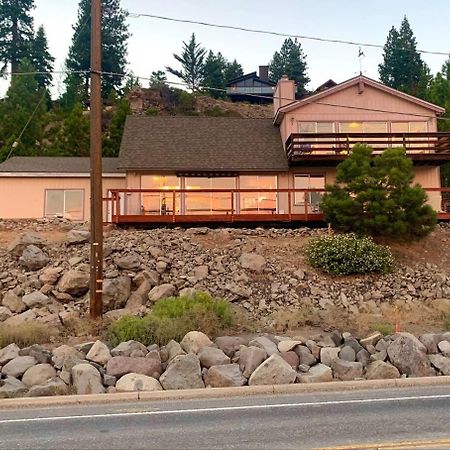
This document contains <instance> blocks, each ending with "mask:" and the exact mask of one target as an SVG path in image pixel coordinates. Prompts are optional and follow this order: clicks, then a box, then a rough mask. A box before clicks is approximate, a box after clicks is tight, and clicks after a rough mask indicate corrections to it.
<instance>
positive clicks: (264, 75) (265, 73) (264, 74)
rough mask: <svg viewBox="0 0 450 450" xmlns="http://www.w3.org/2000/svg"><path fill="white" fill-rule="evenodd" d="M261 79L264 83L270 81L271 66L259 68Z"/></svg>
mask: <svg viewBox="0 0 450 450" xmlns="http://www.w3.org/2000/svg"><path fill="white" fill-rule="evenodd" d="M259 78H260V79H261V80H262V81H269V66H259Z"/></svg>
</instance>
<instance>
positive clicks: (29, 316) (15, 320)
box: [3, 309, 37, 327]
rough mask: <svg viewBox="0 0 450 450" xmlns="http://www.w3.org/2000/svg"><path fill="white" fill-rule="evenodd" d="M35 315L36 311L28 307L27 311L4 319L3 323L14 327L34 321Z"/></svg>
mask: <svg viewBox="0 0 450 450" xmlns="http://www.w3.org/2000/svg"><path fill="white" fill-rule="evenodd" d="M36 317H37V316H36V313H35V312H34V311H33V310H32V309H29V310H28V311H24V312H23V313H20V314H16V315H15V316H12V317H10V318H9V319H6V320H5V321H4V322H3V324H4V325H8V326H9V327H16V326H19V325H22V324H24V323H26V322H34V321H35V320H36Z"/></svg>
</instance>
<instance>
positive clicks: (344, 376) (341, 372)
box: [331, 358, 363, 381]
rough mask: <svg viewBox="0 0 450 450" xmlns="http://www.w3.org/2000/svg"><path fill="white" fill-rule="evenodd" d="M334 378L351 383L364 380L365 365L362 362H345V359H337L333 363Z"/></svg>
mask: <svg viewBox="0 0 450 450" xmlns="http://www.w3.org/2000/svg"><path fill="white" fill-rule="evenodd" d="M331 368H332V369H333V375H334V378H337V379H338V380H342V381H351V380H357V379H359V378H362V374H363V365H362V364H361V363H360V362H351V361H345V360H344V359H339V358H338V359H335V360H334V361H333V362H332V363H331Z"/></svg>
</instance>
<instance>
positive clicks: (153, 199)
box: [141, 175, 181, 215]
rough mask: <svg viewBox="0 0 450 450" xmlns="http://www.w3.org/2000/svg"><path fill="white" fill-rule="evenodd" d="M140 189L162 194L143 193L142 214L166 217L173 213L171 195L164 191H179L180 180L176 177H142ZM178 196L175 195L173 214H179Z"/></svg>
mask: <svg viewBox="0 0 450 450" xmlns="http://www.w3.org/2000/svg"><path fill="white" fill-rule="evenodd" d="M141 187H142V189H161V190H162V191H163V192H143V193H142V194H141V210H142V213H143V214H157V215H166V214H172V213H173V193H172V192H164V191H165V190H167V191H169V190H173V189H180V178H179V177H177V176H176V175H167V176H164V175H143V176H142V177H141ZM180 203H181V201H180V194H178V193H177V194H175V213H177V214H179V213H180Z"/></svg>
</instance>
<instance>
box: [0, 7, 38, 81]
mask: <svg viewBox="0 0 450 450" xmlns="http://www.w3.org/2000/svg"><path fill="white" fill-rule="evenodd" d="M33 8H34V0H0V63H1V67H0V71H1V72H5V71H6V69H7V67H8V64H11V72H13V73H16V72H17V71H18V69H19V63H20V61H21V60H22V59H23V58H29V56H30V54H29V44H30V41H31V40H32V39H33V17H32V16H31V10H32V9H33Z"/></svg>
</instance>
